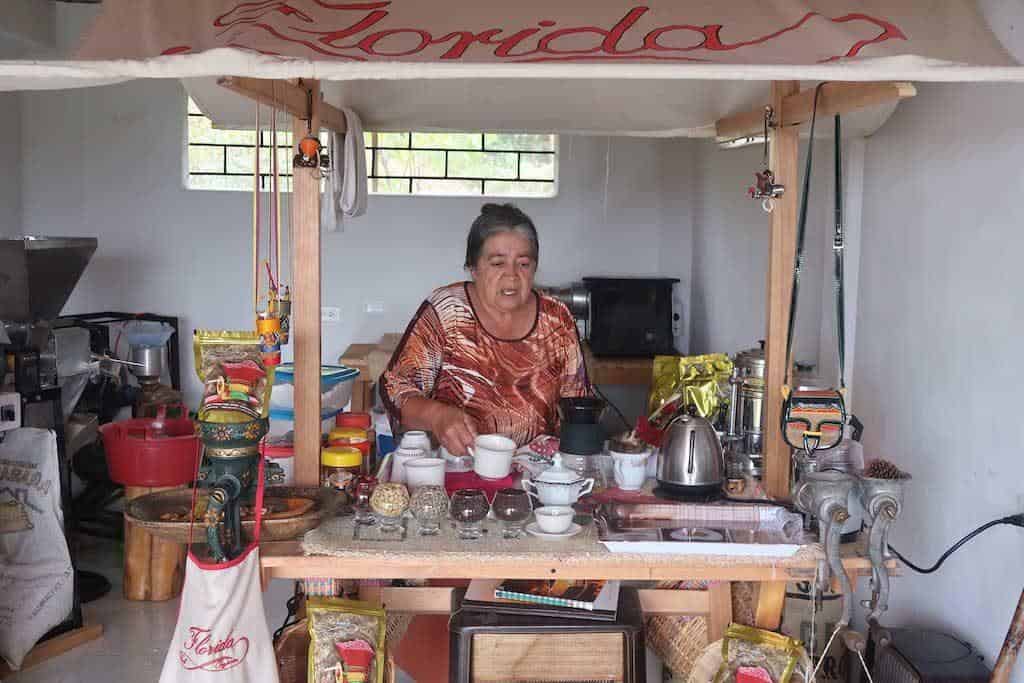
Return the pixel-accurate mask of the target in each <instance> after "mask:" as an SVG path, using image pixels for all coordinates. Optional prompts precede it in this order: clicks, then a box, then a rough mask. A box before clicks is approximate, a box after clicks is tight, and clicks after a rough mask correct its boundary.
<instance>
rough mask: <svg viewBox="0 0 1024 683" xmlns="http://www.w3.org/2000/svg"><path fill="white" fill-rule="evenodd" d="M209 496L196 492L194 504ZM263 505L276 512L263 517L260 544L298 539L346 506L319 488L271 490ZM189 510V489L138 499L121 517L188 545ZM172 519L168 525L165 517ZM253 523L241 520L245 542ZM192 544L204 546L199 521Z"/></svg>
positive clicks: (341, 496) (331, 492) (344, 499)
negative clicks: (196, 496)
mask: <svg viewBox="0 0 1024 683" xmlns="http://www.w3.org/2000/svg"><path fill="white" fill-rule="evenodd" d="M207 495H208V493H207V492H206V491H204V490H200V491H199V496H198V498H197V500H196V504H197V505H200V504H201V502H200V501H201V500H203V499H205V497H206V496H207ZM264 504H265V506H269V507H271V508H272V509H274V510H276V511H274V512H271V513H270V514H265V515H264V516H263V524H262V527H263V528H262V531H261V533H260V540H261V541H289V540H292V539H295V538H298V537H299V536H301V535H302V534H304V533H306V532H307V531H309V530H311V529H315V528H316V527H318V526H320V523H321V522H322V521H323V520H325V519H328V518H330V517H333V516H335V515H338V514H340V513H341V512H342V511H343V509H344V508H345V507H346V506H347V504H348V498H347V496H346V495H345V494H344V493H341V492H338V491H335V490H333V489H329V488H325V487H321V486H271V487H269V488H267V490H266V492H265V493H264ZM191 508H192V489H187V488H186V489H174V490H171V491H159V492H157V493H149V494H147V495H145V496H139V497H138V498H134V499H132V500H131V501H129V502H128V505H127V507H126V508H125V512H124V517H125V519H126V520H128V521H130V522H131V523H132V524H134V525H136V526H138V527H141V528H143V529H145V530H146V531H148V532H149V533H151V534H153V535H154V536H159V537H160V538H165V539H167V540H169V541H174V542H176V543H188V528H189V522H188V511H189V510H191ZM168 515H173V516H174V517H175V519H173V520H171V521H168V519H167V516H168ZM255 526H256V522H255V520H253V519H243V520H242V534H243V536H245V540H246V542H249V541H251V540H252V533H253V529H254V528H255ZM192 542H193V543H196V544H205V543H206V529H205V528H204V527H203V523H202V522H201V521H199V522H195V526H194V529H193V531H192Z"/></svg>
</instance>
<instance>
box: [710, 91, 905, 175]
mask: <svg viewBox="0 0 1024 683" xmlns="http://www.w3.org/2000/svg"><path fill="white" fill-rule="evenodd" d="M916 94H917V89H916V88H915V87H914V86H913V84H912V83H902V82H894V83H847V82H837V83H829V84H828V85H826V86H825V87H824V88H822V90H821V96H820V97H819V98H818V116H821V117H828V116H832V115H833V114H845V113H847V112H850V111H854V110H856V109H865V108H867V107H875V106H878V105H880V104H885V103H887V102H895V101H898V100H903V99H906V98H908V97H913V96H914V95H916ZM772 106H773V107H774V109H775V117H776V121H779V122H780V123H781V124H782V125H783V126H799V125H800V124H802V123H804V122H805V121H810V120H811V111H812V110H813V108H814V88H810V89H808V90H804V91H803V92H797V91H795V90H794V91H793V93H791V94H790V95H789V96H787V97H785V98H784V99H783V100H782V105H781V108H780V107H779V106H778V105H777V104H776V103H775V102H774V97H773V103H772ZM780 112H781V113H780ZM763 132H764V107H759V108H757V109H753V110H751V111H745V112H742V113H740V114H733V115H731V116H726V117H724V118H721V119H719V120H718V121H716V122H715V137H716V138H717V139H718V140H719V141H723V140H735V139H737V138H743V137H747V136H750V135H760V134H761V133H763ZM773 170H774V169H773ZM775 175H776V176H778V172H776V173H775Z"/></svg>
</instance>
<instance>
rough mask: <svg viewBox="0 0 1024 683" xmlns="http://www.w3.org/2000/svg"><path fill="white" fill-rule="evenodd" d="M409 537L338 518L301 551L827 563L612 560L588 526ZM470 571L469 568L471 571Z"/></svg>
mask: <svg viewBox="0 0 1024 683" xmlns="http://www.w3.org/2000/svg"><path fill="white" fill-rule="evenodd" d="M406 526H407V533H406V534H405V538H404V540H401V541H375V540H366V539H360V538H355V522H354V520H353V518H352V517H351V516H345V517H335V518H334V519H329V520H326V521H325V522H323V523H322V524H321V525H320V526H319V527H318V528H316V529H314V530H312V531H310V532H308V533H307V534H306V535H305V537H303V539H302V551H303V552H304V553H305V554H306V555H330V556H335V557H349V558H352V557H374V556H377V557H379V556H380V555H382V554H386V555H387V556H388V557H389V558H397V557H401V556H405V557H409V558H415V559H420V560H422V561H424V562H429V561H430V558H436V557H438V556H447V557H448V558H449V559H458V560H465V561H466V562H467V563H471V562H473V561H474V560H477V561H478V560H480V559H484V557H487V558H495V559H498V560H511V561H515V560H523V561H525V562H540V561H545V562H558V561H559V560H560V559H564V558H566V557H570V558H572V559H573V560H575V561H581V560H582V561H585V560H587V559H588V558H601V559H606V558H611V557H615V558H617V559H622V560H637V561H641V562H643V563H645V564H648V565H657V564H665V565H672V566H676V567H681V566H686V565H694V566H702V567H707V566H721V567H730V566H736V565H757V566H773V567H783V566H787V565H794V564H798V565H804V564H807V563H816V562H818V561H819V560H821V559H823V558H824V553H823V552H822V549H821V546H820V545H818V544H809V545H806V546H803V547H801V549H800V550H799V551H798V552H797V553H796V554H795V555H793V556H792V557H789V558H772V557H758V556H747V555H729V556H726V555H652V554H641V553H635V554H634V553H615V554H613V553H612V552H611V551H609V550H608V549H607V548H605V547H604V546H603V545H601V543H600V542H599V541H598V535H597V527H596V526H595V525H594V524H588V525H586V526H584V527H583V530H582V531H581V532H580V533H578V534H577V535H575V536H572V537H570V538H560V539H557V540H556V539H542V538H536V537H534V536H530V535H528V534H524V535H523V536H522V537H520V538H518V539H514V540H512V539H505V538H502V537H501V528H500V526H499V525H498V522H496V521H494V520H490V519H488V520H486V521H485V522H484V529H485V530H486V533H485V534H484V535H483V536H482V537H481V538H479V539H475V540H463V539H460V538H459V537H458V534H457V533H456V531H455V528H454V526H453V525H451V524H450V523H445V524H442V526H441V532H440V533H439V534H437V535H436V536H420V535H418V534H417V532H416V522H415V520H412V519H407V520H406ZM469 566H471V565H467V568H468V567H469Z"/></svg>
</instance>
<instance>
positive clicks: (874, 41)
mask: <svg viewBox="0 0 1024 683" xmlns="http://www.w3.org/2000/svg"><path fill="white" fill-rule="evenodd" d="M988 4H991V3H988ZM1004 33H1005V32H1003V31H1001V27H999V26H989V23H988V22H987V21H986V17H985V16H984V15H983V14H982V13H981V11H980V10H979V8H978V6H977V4H976V3H974V2H969V1H966V0H937V1H931V2H921V1H916V2H915V1H912V0H900V1H896V2H894V1H892V0H868V1H863V2H854V1H852V0H816V1H813V2H803V1H800V0H778V1H776V2H772V3H764V2H753V1H751V0H746V1H744V2H729V3H722V2H711V1H704V2H680V1H679V0H647V1H646V2H641V3H639V4H638V3H636V2H635V1H631V0H562V1H559V0H547V1H542V0H518V1H517V2H486V1H480V0H477V1H475V2H467V1H466V0H433V1H431V2H424V1H423V0H383V1H377V2H332V1H329V0H251V1H242V0H105V1H104V3H103V8H102V10H101V12H100V15H99V17H98V19H97V20H96V22H95V24H94V25H93V26H92V27H91V28H90V29H89V30H88V31H87V33H86V35H85V38H84V40H83V42H82V45H81V47H80V49H79V51H78V53H77V56H76V59H75V60H74V61H21V62H19V61H6V62H0V89H6V90H27V89H37V88H67V87H77V86H87V85H96V84H105V83H112V82H117V81H120V80H126V79H133V78H182V79H194V80H187V81H186V82H187V83H188V85H189V89H190V91H194V94H195V95H196V96H197V98H198V99H199V100H200V102H201V104H203V105H204V109H208V108H213V109H219V111H220V115H219V116H218V115H214V118H215V120H217V121H218V123H224V124H229V123H231V122H232V119H233V118H238V117H241V116H243V110H242V109H241V107H242V106H243V102H242V98H238V97H237V96H233V95H231V94H230V93H223V92H221V91H220V90H219V89H217V87H216V86H215V84H214V83H213V81H212V79H213V78H214V77H217V76H222V75H232V76H249V77H256V78H296V77H306V78H318V79H320V80H321V81H322V82H323V83H324V92H325V97H326V98H327V99H328V100H329V101H331V102H332V103H333V104H336V105H344V106H352V107H353V108H355V109H356V110H357V111H359V112H360V113H361V114H362V115H363V118H364V121H365V123H366V125H367V126H369V127H373V128H375V129H401V128H408V127H411V126H413V125H415V126H417V127H421V128H423V127H437V128H466V129H470V128H480V127H482V126H486V127H487V128H488V129H516V130H553V131H564V132H568V131H586V132H602V133H636V134H645V135H704V134H707V132H708V130H709V129H708V126H709V124H711V123H712V122H713V121H714V120H715V119H717V118H719V117H721V116H722V115H725V114H728V113H730V112H732V111H738V110H742V109H745V108H748V107H749V106H751V105H754V104H757V103H759V102H763V101H764V97H765V93H766V86H765V85H764V82H765V81H770V80H805V81H808V80H846V81H868V80H870V81H883V80H886V81H892V80H908V81H1024V68H1022V67H1021V66H1019V65H1018V64H1017V63H1016V62H1015V61H1014V59H1013V58H1011V57H1010V55H1009V54H1008V53H1007V52H1006V50H1005V49H1004V48H1003V46H1002V45H1001V43H1000V41H999V40H998V38H997V37H996V36H997V35H1003V34H1004ZM204 78H205V79H209V80H203V79H204ZM233 101H234V104H233V103H232V102H233ZM235 108H238V111H235ZM249 118H251V112H249V110H248V109H245V110H244V120H248V119H249Z"/></svg>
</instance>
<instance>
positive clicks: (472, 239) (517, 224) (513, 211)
mask: <svg viewBox="0 0 1024 683" xmlns="http://www.w3.org/2000/svg"><path fill="white" fill-rule="evenodd" d="M510 231H511V232H518V233H519V234H520V235H522V236H523V237H525V238H526V239H527V240H529V242H530V248H531V251H532V252H533V253H532V254H531V256H533V260H534V262H536V261H537V259H538V257H539V256H540V242H538V240H537V228H535V227H534V226H533V221H531V220H530V217H529V216H527V215H526V214H525V213H523V212H522V211H520V210H519V208H518V207H516V206H515V205H513V204H484V205H483V207H482V208H481V209H480V215H479V216H477V217H476V220H475V221H473V226H472V227H471V228H470V229H469V235H468V236H467V237H466V268H473V267H475V266H476V263H477V261H479V260H480V252H481V251H483V248H484V242H486V241H487V238H488V237H490V236H491V235H494V234H496V233H499V232H510Z"/></svg>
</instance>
